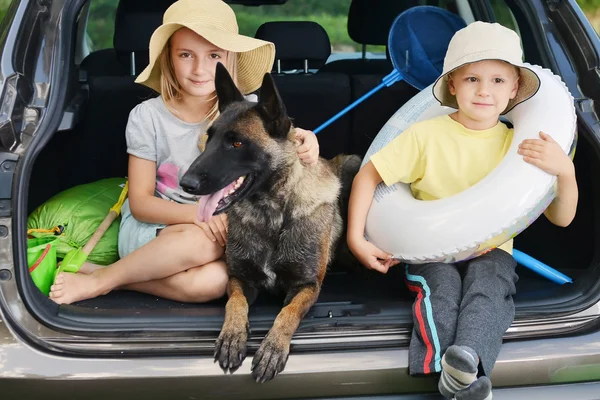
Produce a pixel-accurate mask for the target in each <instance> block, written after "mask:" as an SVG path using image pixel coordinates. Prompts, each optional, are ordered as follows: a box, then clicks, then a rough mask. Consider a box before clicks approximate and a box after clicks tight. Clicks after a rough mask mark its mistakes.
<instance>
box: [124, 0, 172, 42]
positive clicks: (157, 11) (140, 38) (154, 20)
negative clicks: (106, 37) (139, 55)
mask: <svg viewBox="0 0 600 400" xmlns="http://www.w3.org/2000/svg"><path fill="white" fill-rule="evenodd" d="M173 2H174V0H144V1H143V2H141V1H138V0H121V1H120V2H119V6H118V7H117V12H116V15H115V36H114V39H113V46H114V48H115V50H116V51H117V52H128V53H131V52H138V51H140V52H142V51H145V52H148V49H149V46H150V37H151V36H152V33H153V32H154V30H155V29H156V28H158V27H159V26H160V24H162V18H163V14H164V13H165V11H167V8H169V6H170V5H171V4H173Z"/></svg>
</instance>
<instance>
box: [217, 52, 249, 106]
mask: <svg viewBox="0 0 600 400" xmlns="http://www.w3.org/2000/svg"><path fill="white" fill-rule="evenodd" d="M215 90H216V91H217V97H218V99H219V112H223V110H224V109H225V108H227V106H228V105H229V104H231V103H233V102H236V101H243V100H244V96H243V95H242V93H241V92H240V91H239V90H238V88H237V86H235V82H233V79H231V76H230V75H229V71H227V68H225V66H224V65H223V64H221V63H217V70H216V71H215Z"/></svg>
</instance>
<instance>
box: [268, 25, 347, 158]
mask: <svg viewBox="0 0 600 400" xmlns="http://www.w3.org/2000/svg"><path fill="white" fill-rule="evenodd" d="M256 37H257V38H258V39H262V40H267V41H270V42H273V43H275V49H276V55H275V63H274V65H273V69H274V70H275V71H276V72H275V73H273V78H274V80H275V83H276V84H277V88H278V89H279V93H280V94H281V97H282V99H283V102H284V103H285V106H286V108H287V110H288V114H289V116H290V117H291V118H293V121H294V125H295V126H298V127H300V128H304V129H315V128H316V127H317V126H319V125H321V123H323V122H325V121H326V120H328V119H329V118H330V117H332V116H333V115H335V114H336V113H337V112H338V111H340V110H341V109H343V108H344V107H346V106H347V105H348V104H349V103H350V99H351V92H350V79H349V77H348V75H347V74H344V73H335V72H332V73H321V72H318V73H316V74H315V73H311V72H310V71H308V72H307V71H306V70H315V69H319V68H320V67H321V66H322V65H323V64H325V61H326V60H327V58H328V57H329V55H330V53H331V45H330V42H329V37H328V36H327V33H326V32H325V30H324V29H323V28H322V27H321V26H320V25H318V24H316V23H314V22H310V21H294V22H287V21H286V22H267V23H265V24H263V25H261V27H260V28H258V30H257V32H256ZM305 66H307V67H306V68H305ZM278 68H279V71H281V73H277V70H278ZM295 69H297V70H300V71H299V73H298V72H295V71H293V72H287V73H286V72H285V71H288V70H295ZM350 120H351V117H350V116H349V115H346V116H344V117H342V118H340V119H339V120H337V121H336V122H334V123H333V124H332V125H330V126H329V127H327V129H325V130H323V132H321V133H320V134H319V136H318V139H319V146H320V151H321V155H322V156H323V157H325V158H331V157H333V156H335V155H336V154H339V153H347V152H348V151H349V135H348V133H349V132H350Z"/></svg>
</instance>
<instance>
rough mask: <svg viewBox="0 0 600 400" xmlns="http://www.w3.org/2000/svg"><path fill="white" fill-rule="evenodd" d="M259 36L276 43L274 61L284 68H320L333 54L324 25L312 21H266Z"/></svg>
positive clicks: (258, 33)
mask: <svg viewBox="0 0 600 400" xmlns="http://www.w3.org/2000/svg"><path fill="white" fill-rule="evenodd" d="M255 37H256V38H257V39H262V40H267V41H269V42H273V43H275V51H276V52H275V64H274V65H273V70H275V71H277V70H278V69H277V65H278V62H279V65H280V68H281V70H290V69H304V67H305V60H306V61H307V64H308V69H319V68H321V67H322V66H323V65H325V62H326V61H327V59H328V58H329V56H330V55H331V43H330V42H329V36H327V32H325V29H323V27H322V26H321V25H319V24H317V23H316V22H311V21H280V22H266V23H264V24H262V25H261V26H260V27H259V28H258V30H257V31H256V35H255Z"/></svg>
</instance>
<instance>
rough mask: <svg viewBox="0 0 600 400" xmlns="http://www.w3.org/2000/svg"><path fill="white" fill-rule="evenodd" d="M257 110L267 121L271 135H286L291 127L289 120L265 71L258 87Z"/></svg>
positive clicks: (273, 82)
mask: <svg viewBox="0 0 600 400" xmlns="http://www.w3.org/2000/svg"><path fill="white" fill-rule="evenodd" d="M258 110H259V112H260V113H261V114H262V117H263V118H264V120H265V122H267V124H268V126H267V130H268V131H269V134H270V135H271V136H273V137H281V138H283V137H287V134H288V133H289V131H290V128H291V124H292V123H291V121H290V119H289V118H288V116H287V111H286V109H285V105H284V104H283V101H282V100H281V96H280V95H279V91H277V87H276V86H275V81H273V77H272V76H271V74H269V73H266V74H265V76H264V78H263V81H262V86H261V88H260V94H259V101H258Z"/></svg>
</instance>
